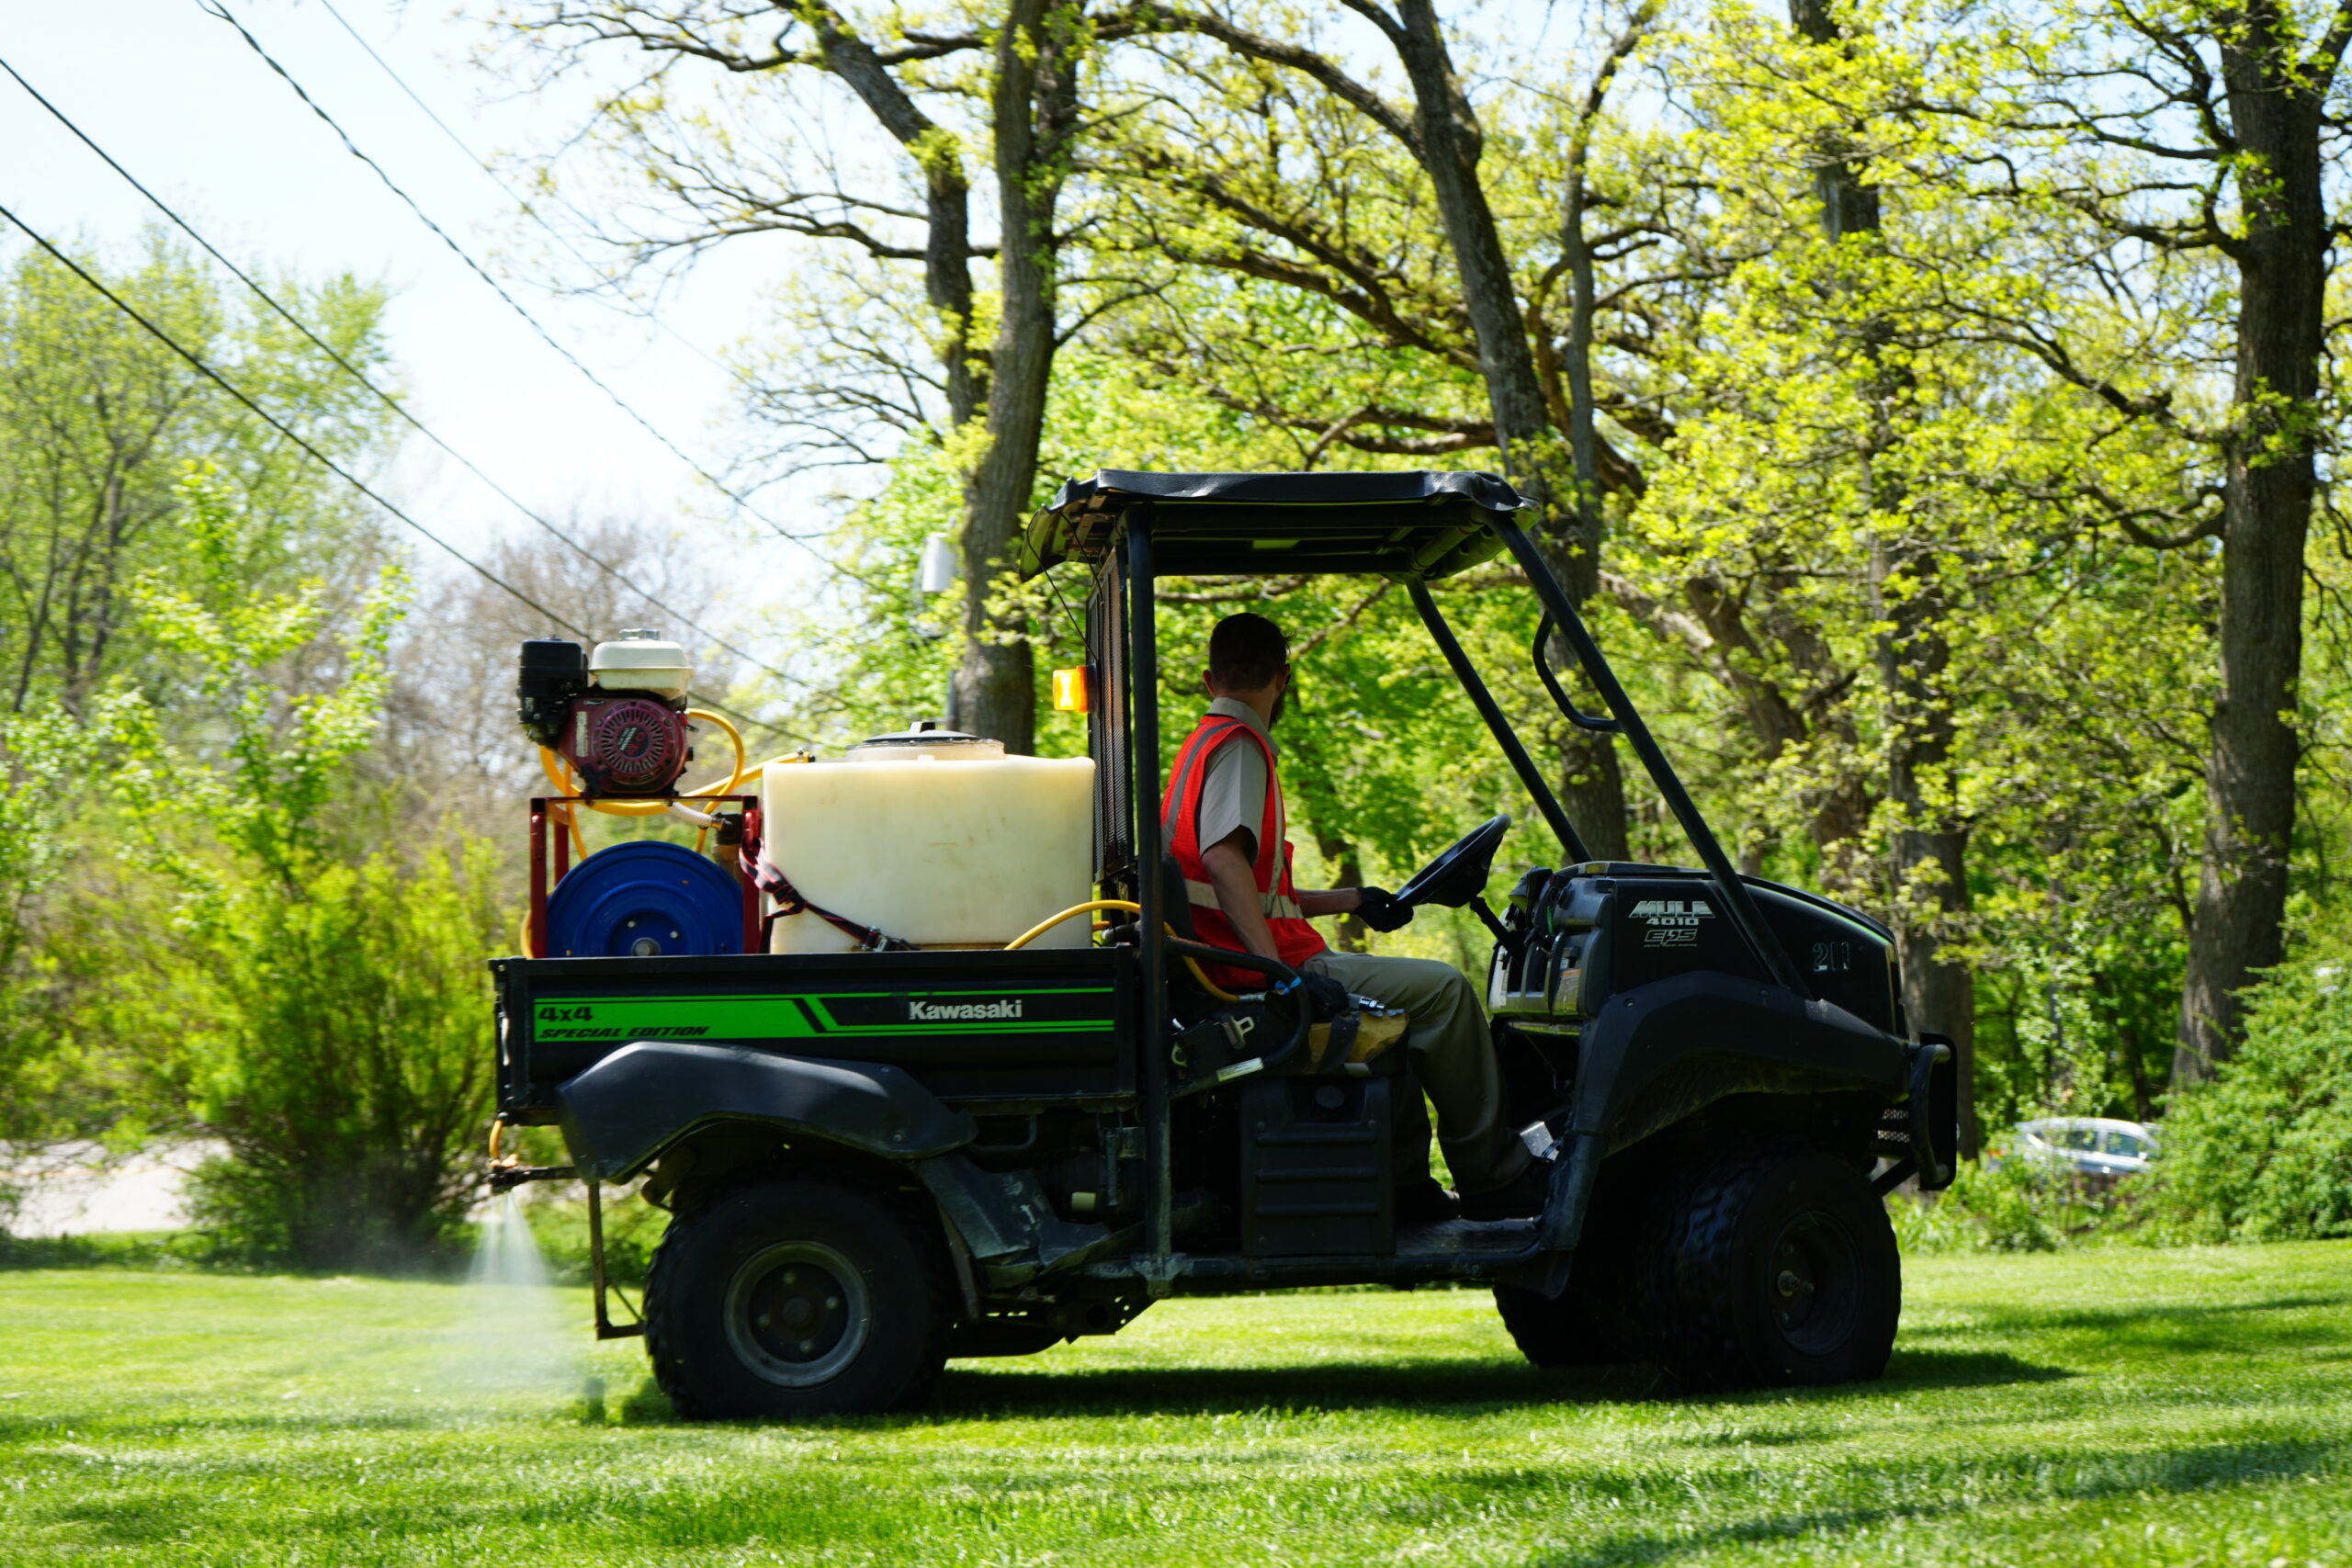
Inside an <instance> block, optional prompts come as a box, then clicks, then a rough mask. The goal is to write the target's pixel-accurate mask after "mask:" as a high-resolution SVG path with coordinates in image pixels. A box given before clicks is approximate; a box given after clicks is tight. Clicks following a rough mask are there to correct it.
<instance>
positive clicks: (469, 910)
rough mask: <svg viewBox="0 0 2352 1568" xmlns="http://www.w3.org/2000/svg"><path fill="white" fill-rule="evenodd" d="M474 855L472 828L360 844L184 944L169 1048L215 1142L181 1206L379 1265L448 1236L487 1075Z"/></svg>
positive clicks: (430, 1248)
mask: <svg viewBox="0 0 2352 1568" xmlns="http://www.w3.org/2000/svg"><path fill="white" fill-rule="evenodd" d="M453 858H454V863H453ZM490 871H491V860H490V856H489V854H488V852H487V849H486V847H485V846H482V845H481V844H479V843H474V844H470V845H468V846H467V847H466V848H465V849H464V850H463V852H460V853H458V855H456V856H455V857H450V856H446V855H434V856H429V857H426V858H425V859H424V860H423V861H422V862H421V863H419V864H418V865H416V866H415V867H413V868H411V867H408V866H404V865H402V864H401V863H398V862H396V861H394V860H392V859H391V858H390V857H389V856H384V855H378V856H375V857H372V858H370V859H368V860H367V861H365V862H363V863H361V864H359V865H357V866H356V867H345V866H334V867H328V868H325V869H323V870H322V871H321V872H319V873H318V874H316V875H315V876H314V878H313V879H312V880H311V883H310V884H309V886H307V887H305V888H304V889H303V890H302V891H301V893H300V895H299V896H297V897H292V898H286V899H273V900H270V901H269V902H268V904H267V906H266V907H257V906H256V905H255V904H254V903H253V902H250V901H243V902H244V909H243V912H244V913H245V914H247V915H248V917H249V919H247V920H239V921H221V922H215V923H212V924H210V925H209V926H208V928H207V929H206V930H205V931H201V932H198V933H195V934H194V935H193V936H192V938H191V939H190V940H188V941H187V942H186V943H184V944H183V946H182V948H181V952H180V955H179V963H178V964H176V965H175V967H176V968H178V970H179V972H180V976H181V979H180V984H179V985H178V986H177V987H175V1008H176V1009H179V1010H182V1016H183V1017H184V1018H186V1019H187V1021H188V1024H187V1027H186V1032H185V1033H184V1034H183V1035H182V1037H181V1040H180V1043H179V1047H178V1049H177V1050H176V1051H175V1053H174V1054H173V1062H174V1066H175V1073H176V1076H177V1077H179V1079H180V1081H181V1083H182V1084H183V1086H184V1088H185V1090H186V1092H187V1096H188V1100H189V1102H190V1109H191V1110H192V1111H193V1112H194V1113H195V1117H196V1120H197V1121H198V1123H199V1124H200V1125H201V1126H203V1127H204V1128H206V1129H207V1130H208V1131H209V1132H211V1133H213V1134H215V1135H217V1136H219V1137H220V1138H222V1139H224V1140H225V1141H226V1142H227V1143H228V1145H229V1148H230V1151H231V1154H232V1156H233V1157H232V1158H230V1159H226V1160H220V1161H216V1162H213V1163H212V1164H209V1165H208V1166H206V1167H204V1168H201V1169H199V1170H198V1172H197V1173H196V1178H195V1180H194V1182H193V1184H192V1186H191V1190H190V1197H191V1208H192V1211H193V1213H194V1217H195V1219H196V1221H197V1223H198V1225H199V1226H201V1227H203V1228H204V1229H206V1230H208V1231H209V1232H211V1233H212V1234H213V1235H214V1236H215V1237H216V1238H217V1239H218V1240H219V1242H220V1244H221V1246H222V1247H223V1249H224V1250H225V1251H227V1252H229V1253H230V1254H232V1255H233V1256H236V1257H240V1258H247V1259H250V1260H253V1261H257V1262H292V1263H300V1264H305V1265H310V1266H313V1267H331V1268H349V1267H354V1266H382V1265H388V1264H401V1263H407V1262H413V1261H421V1260H424V1259H426V1258H431V1257H433V1256H434V1255H435V1254H436V1253H438V1252H441V1251H443V1250H444V1249H445V1248H446V1247H447V1244H448V1243H450V1242H451V1241H453V1240H454V1239H455V1238H456V1235H457V1233H458V1227H459V1226H460V1225H461V1224H463V1221H464V1218H465V1211H466V1208H467V1205H468V1203H469V1201H470V1200H471V1198H472V1197H473V1196H474V1195H475V1193H476V1192H477V1191H478V1190H479V1183H480V1178H481V1170H480V1168H479V1162H478V1160H477V1159H475V1158H474V1157H473V1146H474V1144H475V1142H476V1140H477V1139H478V1138H480V1137H481V1132H482V1129H483V1127H484V1126H485V1125H486V1124H487V1122H488V1118H489V1114H490V1099H491V1091H492V1081H491V1073H492V1053H491V1042H490V1020H491V1006H490V984H489V976H488V972H487V970H486V968H485V966H484V964H483V962H482V958H483V954H485V953H490V952H492V951H493V950H494V948H495V947H496V944H497V938H498V935H499V934H500V928H501V927H502V926H503V924H504V918H503V912H502V910H501V909H500V908H499V905H498V902H497V900H496V898H495V897H492V896H491V894H490V893H489V892H488V891H487V890H488V889H489V888H490V887H491V886H492V880H493V879H492V876H491V875H490ZM191 1004H193V1005H191ZM159 1022H160V1020H159Z"/></svg>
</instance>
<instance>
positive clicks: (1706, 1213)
mask: <svg viewBox="0 0 2352 1568" xmlns="http://www.w3.org/2000/svg"><path fill="white" fill-rule="evenodd" d="M1644 1274H1645V1280H1644V1290H1643V1296H1644V1300H1643V1307H1644V1313H1643V1317H1644V1321H1645V1333H1646V1335H1647V1337H1648V1339H1649V1347H1650V1353H1651V1356H1652V1358H1653V1359H1656V1360H1657V1363H1658V1365H1659V1366H1661V1367H1663V1368H1664V1369H1665V1370H1666V1371H1667V1372H1668V1375H1669V1376H1671V1377H1672V1378H1674V1379H1675V1381H1676V1382H1679V1383H1681V1384H1683V1385H1684V1386H1685V1387H1688V1388H1692V1389H1714V1388H1748V1387H1758V1386H1765V1387H1770V1386H1790V1385H1799V1384H1812V1383H1838V1382H1862V1381H1864V1380H1867V1379H1870V1378H1875V1377H1877V1376H1878V1375H1879V1374H1880V1373H1882V1372H1883V1371H1885V1370H1886V1358H1887V1356H1888V1353H1889V1352H1890V1351H1892V1350H1893V1349H1894V1327H1895V1320H1896V1318H1897V1317H1898V1316H1900V1314H1901V1313H1902V1310H1903V1263H1902V1258H1901V1257H1900V1255H1899V1254H1898V1253H1897V1251H1896V1249H1895V1245H1894V1227H1893V1226H1892V1225H1890V1224H1887V1219H1886V1209H1885V1206H1884V1205H1883V1204H1882V1203H1881V1202H1880V1201H1879V1199H1878V1194H1876V1193H1875V1192H1872V1191H1871V1184H1870V1181H1869V1179H1867V1178H1866V1177H1864V1176H1863V1175H1862V1173H1861V1172H1860V1171H1859V1170H1857V1169H1855V1168H1854V1167H1853V1166H1851V1165H1850V1164H1849V1163H1847V1162H1846V1161H1844V1160H1840V1159H1837V1158H1834V1157H1833V1156H1828V1155H1826V1154H1818V1153H1787V1152H1781V1153H1776V1154H1770V1155H1766V1156H1761V1157H1758V1158H1755V1159H1750V1160H1747V1161H1743V1162H1740V1163H1737V1164H1733V1165H1725V1166H1720V1167H1717V1168H1714V1169H1713V1170H1710V1171H1708V1172H1706V1173H1705V1174H1704V1175H1702V1176H1701V1177H1700V1178H1699V1179H1697V1180H1696V1181H1694V1182H1693V1183H1691V1187H1690V1189H1689V1190H1688V1192H1687V1194H1686V1195H1685V1196H1684V1197H1683V1198H1682V1199H1681V1201H1679V1202H1678V1203H1676V1204H1675V1205H1673V1207H1672V1208H1671V1209H1670V1210H1669V1211H1668V1214H1667V1216H1666V1220H1665V1224H1663V1226H1662V1227H1660V1229H1659V1231H1658V1232H1657V1235H1655V1237H1654V1239H1653V1241H1652V1245H1651V1247H1650V1250H1649V1256H1648V1258H1647V1259H1646V1261H1645V1269H1644Z"/></svg>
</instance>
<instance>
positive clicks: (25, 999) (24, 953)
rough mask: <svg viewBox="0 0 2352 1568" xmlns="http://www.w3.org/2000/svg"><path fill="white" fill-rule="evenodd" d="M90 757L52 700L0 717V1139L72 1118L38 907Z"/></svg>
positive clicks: (53, 877)
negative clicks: (49, 704)
mask: <svg viewBox="0 0 2352 1568" xmlns="http://www.w3.org/2000/svg"><path fill="white" fill-rule="evenodd" d="M95 761H96V749H95V748H94V747H93V746H92V745H91V743H90V739H89V737H88V735H87V733H86V732H85V730H84V729H83V728H82V727H81V726H80V725H79V724H77V723H75V722H74V719H73V718H72V717H71V716H68V715H67V714H65V713H64V712H63V711H62V710H61V709H58V708H55V707H44V708H40V709H37V710H35V711H33V712H30V713H26V714H21V715H18V716H16V717H14V718H13V719H10V720H8V721H6V722H0V1140H24V1139H38V1138H40V1137H42V1136H45V1135H48V1134H53V1133H59V1132H63V1131H66V1130H69V1129H70V1128H71V1126H72V1124H73V1122H74V1120H75V1111H76V1109H77V1108H76V1107H75V1105H74V1099H75V1089H76V1086H75V1085H74V1084H73V1082H72V1078H71V1073H70V1066H71V1062H72V1057H71V1054H70V1053H69V1052H68V1051H67V1050H65V1049H64V1042H63V1039H62V1029H61V1027H60V1025H61V1019H60V1016H59V1014H60V1010H61V1009H60V998H59V996H58V992H57V987H56V984H55V978H56V969H57V965H56V964H55V963H54V962H53V960H52V958H51V955H50V954H49V953H48V952H47V951H46V949H45V947H44V945H43V942H42V934H43V933H42V931H41V930H40V908H41V900H42V897H43V896H44V895H45V894H47V893H48V892H49V891H50V890H51V888H52V887H53V886H55V885H56V884H57V883H58V881H59V880H60V879H61V878H62V876H63V875H64V874H65V872H66V870H67V868H68V866H69V864H70V863H71V861H72V859H73V857H74V854H75V853H76V852H77V850H78V849H79V846H78V845H77V844H76V843H75V842H74V840H73V839H72V838H71V837H69V835H68V833H67V830H66V828H67V822H68V820H69V816H70V811H71V807H72V805H73V798H74V797H73V795H72V794H71V790H72V786H73V785H74V783H76V782H77V781H79V780H80V779H82V778H84V777H85V775H86V774H87V773H88V771H89V770H90V768H91V767H92V765H93V764H94V762H95ZM0 1197H5V1194H0Z"/></svg>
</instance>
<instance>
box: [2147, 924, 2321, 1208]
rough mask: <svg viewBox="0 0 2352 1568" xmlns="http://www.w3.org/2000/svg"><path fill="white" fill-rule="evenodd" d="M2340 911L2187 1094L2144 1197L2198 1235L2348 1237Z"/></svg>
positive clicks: (2280, 973) (2268, 983) (2173, 1115)
mask: <svg viewBox="0 0 2352 1568" xmlns="http://www.w3.org/2000/svg"><path fill="white" fill-rule="evenodd" d="M2343 930H2344V923H2343V921H2342V919H2340V918H2339V919H2336V920H2335V921H2332V922H2330V924H2329V925H2328V926H2326V927H2325V928H2324V934H2323V935H2318V936H2314V937H2312V939H2310V940H2307V941H2306V942H2304V943H2303V944H2302V947H2301V952H2299V953H2296V954H2295V955H2294V956H2293V957H2292V958H2290V960H2289V961H2288V962H2287V963H2286V964H2281V965H2280V966H2278V968H2277V969H2274V970H2272V971H2271V972H2270V974H2269V975H2268V976H2267V978H2265V979H2264V980H2263V982H2262V984H2261V985H2260V986H2259V987H2257V988H2256V990H2255V991H2254V993H2253V998H2252V1017H2251V1019H2250V1021H2248V1023H2247V1025H2246V1035H2245V1043H2244V1044H2243V1045H2241V1046H2240V1047H2239V1049H2238V1053H2237V1055H2235V1056H2233V1057H2232V1058H2231V1059H2230V1061H2229V1062H2227V1063H2226V1064H2224V1065H2223V1066H2222V1068H2221V1071H2220V1074H2219V1076H2218V1077H2216V1078H2215V1080H2214V1081H2213V1082H2212V1083H2211V1084H2207V1085H2202V1086H2200V1087H2199V1088H2197V1089H2193V1090H2191V1091H2189V1092H2187V1093H2185V1094H2182V1095H2180V1096H2179V1097H2178V1098H2177V1102H2176V1103H2175V1104H2174V1105H2173V1107H2172V1108H2171V1110H2170V1111H2169V1112H2168V1113H2167V1114H2166V1115H2165V1122H2164V1136H2165V1145H2164V1154H2163V1156H2162V1157H2161V1158H2160V1159H2158V1160H2157V1161H2156V1162H2155V1164H2154V1167H2153V1168H2152V1169H2151V1171H2150V1179H2149V1180H2148V1183H2147V1186H2148V1192H2147V1198H2148V1201H2149V1202H2150V1204H2151V1205H2152V1206H2153V1208H2154V1212H2155V1214H2156V1217H2157V1223H2158V1226H2159V1228H2160V1229H2161V1230H2162V1231H2163V1232H2164V1233H2165V1234H2167V1235H2175V1236H2178V1237H2181V1238H2184V1239H2192V1240H2199V1241H2277V1240H2286V1239H2290V1238H2299V1237H2316V1236H2343V1235H2352V987H2347V986H2346V977H2347V976H2346V968H2347V967H2352V966H2347V965H2346V962H2345V959H2344V952H2345V948H2344V944H2343V942H2342V940H2341V938H2340V934H2339V933H2340V932H2341V931H2343Z"/></svg>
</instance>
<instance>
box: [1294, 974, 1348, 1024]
mask: <svg viewBox="0 0 2352 1568" xmlns="http://www.w3.org/2000/svg"><path fill="white" fill-rule="evenodd" d="M1293 990H1304V991H1305V992H1306V1005H1307V1007H1308V1008H1309V1009H1311V1010H1312V1011H1311V1013H1310V1016H1311V1017H1312V1018H1313V1020H1314V1021H1315V1022H1317V1023H1329V1022H1330V1021H1332V1020H1333V1019H1335V1018H1338V1017H1340V1016H1341V1015H1342V1014H1345V1013H1351V1012H1353V1011H1354V1010H1355V1007H1356V1004H1355V1000H1354V998H1351V997H1350V996H1349V995H1348V988H1347V987H1345V986H1342V985H1341V984H1340V982H1338V981H1337V980H1334V979H1333V978H1331V976H1329V975H1318V974H1317V973H1315V972H1314V971H1313V970H1307V971H1305V972H1304V973H1302V974H1301V975H1300V976H1299V977H1298V978H1297V979H1296V980H1294V981H1289V982H1286V983H1285V984H1283V985H1281V986H1278V987H1275V993H1274V994H1275V995H1277V996H1287V995H1289V994H1290V993H1291V992H1292V991H1293Z"/></svg>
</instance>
